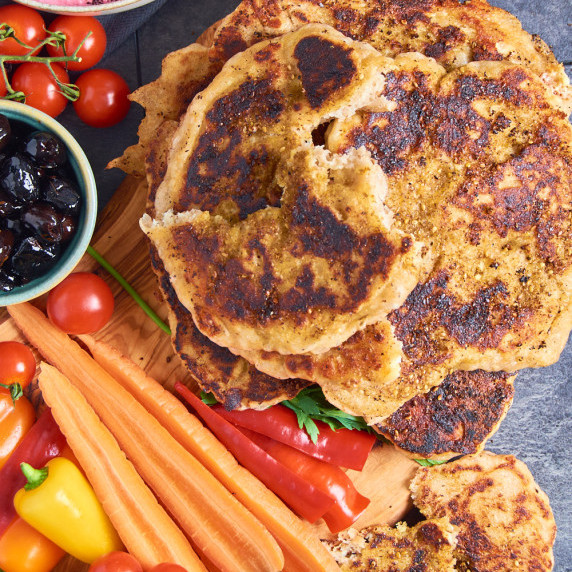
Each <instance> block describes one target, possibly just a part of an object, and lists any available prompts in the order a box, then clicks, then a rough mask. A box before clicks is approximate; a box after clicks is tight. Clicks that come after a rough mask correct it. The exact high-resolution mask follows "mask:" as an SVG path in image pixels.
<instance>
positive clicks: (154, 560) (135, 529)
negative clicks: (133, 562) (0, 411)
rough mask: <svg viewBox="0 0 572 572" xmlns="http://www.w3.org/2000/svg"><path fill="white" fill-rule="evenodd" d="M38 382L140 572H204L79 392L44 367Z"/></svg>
mask: <svg viewBox="0 0 572 572" xmlns="http://www.w3.org/2000/svg"><path fill="white" fill-rule="evenodd" d="M39 381H40V388H41V390H42V394H43V397H44V400H45V401H46V403H47V404H48V405H49V406H50V407H51V410H52V414H53V416H54V418H55V419H56V421H57V423H58V425H59V426H60V428H61V430H62V432H63V433H64V435H65V436H66V437H67V441H68V443H69V445H70V447H71V448H72V450H73V452H74V454H75V455H76V457H77V459H78V461H79V462H80V464H81V466H82V467H83V468H84V470H85V472H86V475H87V477H88V479H89V481H90V483H91V485H92V487H93V489H94V491H95V493H96V495H97V498H98V499H99V501H100V502H101V504H102V506H103V508H104V510H105V512H106V513H107V515H108V516H109V519H110V520H111V522H112V524H113V526H114V527H115V529H116V530H117V533H118V534H119V536H120V537H121V540H122V541H123V543H124V544H125V546H126V548H127V550H129V552H130V553H131V554H133V556H135V557H136V558H137V559H138V560H139V562H141V565H142V566H143V568H144V569H145V570H148V569H150V568H152V567H153V566H156V565H157V564H160V563H161V562H173V563H177V564H180V565H181V566H183V567H184V568H186V570H188V572H191V571H206V568H205V567H204V566H203V564H202V563H201V561H200V560H199V558H198V557H197V555H196V554H195V553H194V552H193V549H192V548H191V545H190V544H189V542H188V540H187V539H186V538H185V536H184V534H183V533H182V532H181V531H180V530H179V528H178V527H177V525H176V524H175V523H174V522H173V521H172V520H171V518H170V517H169V515H168V514H167V513H166V512H165V509H163V507H161V505H160V504H159V503H158V502H157V500H156V499H155V497H154V495H153V493H152V492H151V490H150V489H149V488H148V487H147V485H146V484H145V483H144V482H143V480H142V479H141V477H140V476H139V474H138V473H137V471H136V470H135V468H134V467H133V465H132V464H131V463H130V462H129V461H128V460H127V459H126V458H125V455H124V453H123V451H121V449H120V448H119V445H118V444H117V441H116V440H115V439H114V438H113V435H111V433H110V432H109V430H108V429H107V428H106V427H105V425H103V423H101V421H100V420H99V419H98V417H97V415H96V414H95V412H94V411H93V409H92V408H91V407H90V406H89V404H88V403H87V401H86V400H85V398H84V397H83V396H82V395H81V393H80V392H79V391H78V390H77V389H76V388H75V387H74V386H73V385H72V384H71V383H70V382H69V380H68V379H67V378H66V377H64V376H63V375H62V374H61V373H60V372H59V371H58V370H57V369H55V368H54V367H52V366H50V365H48V364H47V363H42V365H41V371H40V376H39Z"/></svg>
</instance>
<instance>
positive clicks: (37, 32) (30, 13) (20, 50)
mask: <svg viewBox="0 0 572 572" xmlns="http://www.w3.org/2000/svg"><path fill="white" fill-rule="evenodd" d="M0 22H1V23H3V24H7V25H8V26H10V27H12V28H13V29H14V35H15V36H16V38H18V39H19V40H20V41H21V42H24V44H26V45H28V46H30V47H31V48H35V47H36V46H37V45H38V44H39V43H40V42H41V41H42V40H43V39H44V38H45V37H46V30H45V24H44V19H43V18H42V16H41V15H40V13H39V12H37V11H36V10H34V9H33V8H28V7H27V6H21V5H20V4H8V5H7V6H2V7H1V8H0ZM29 51H30V48H27V47H25V46H21V45H20V44H19V43H18V42H16V40H15V39H14V38H8V39H7V40H4V41H2V42H0V54H2V55H5V54H7V55H10V56H23V55H25V54H27V53H28V52H29Z"/></svg>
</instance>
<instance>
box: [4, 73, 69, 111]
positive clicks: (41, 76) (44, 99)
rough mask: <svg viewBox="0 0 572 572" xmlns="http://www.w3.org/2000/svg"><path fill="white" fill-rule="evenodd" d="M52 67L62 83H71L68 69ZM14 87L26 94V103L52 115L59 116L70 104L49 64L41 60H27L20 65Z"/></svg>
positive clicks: (15, 74) (13, 83)
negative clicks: (40, 61)
mask: <svg viewBox="0 0 572 572" xmlns="http://www.w3.org/2000/svg"><path fill="white" fill-rule="evenodd" d="M52 69H53V70H54V73H55V74H56V76H57V78H58V79H59V80H60V81H61V82H62V83H69V81H70V78H69V76H68V74H67V72H66V70H65V69H64V68H63V67H62V66H60V65H58V64H52ZM12 87H13V88H14V89H15V90H16V91H22V92H23V93H24V94H25V95H26V104H27V105H30V106H31V107H35V108H36V109H39V110H40V111H43V112H44V113H47V114H48V115H51V116H52V117H57V116H58V115H59V114H60V113H61V112H62V111H63V110H64V109H65V107H66V105H67V104H68V100H67V98H66V97H65V95H64V94H63V93H62V92H61V89H60V87H59V86H58V84H57V83H56V81H55V79H54V77H53V75H52V74H51V73H50V70H49V68H48V66H47V65H45V64H43V63H39V62H26V63H23V64H22V65H19V66H18V67H17V68H16V71H15V72H14V75H13V76H12Z"/></svg>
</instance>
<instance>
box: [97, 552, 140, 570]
mask: <svg viewBox="0 0 572 572" xmlns="http://www.w3.org/2000/svg"><path fill="white" fill-rule="evenodd" d="M89 572H143V567H142V566H141V564H139V562H137V560H136V559H135V558H134V557H133V556H131V554H127V552H110V553H109V554H106V555H105V556H102V557H101V558H98V559H97V560H96V561H95V562H93V563H92V565H91V566H90V567H89Z"/></svg>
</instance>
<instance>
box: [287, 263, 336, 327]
mask: <svg viewBox="0 0 572 572" xmlns="http://www.w3.org/2000/svg"><path fill="white" fill-rule="evenodd" d="M314 281H315V276H314V272H313V271H312V268H311V266H310V265H309V264H305V265H304V267H303V268H302V271H301V272H300V275H299V276H298V278H297V279H296V284H295V286H294V288H290V290H288V291H287V292H284V294H283V296H282V299H281V300H280V307H281V308H282V309H284V310H287V311H288V312H293V313H294V316H295V315H296V314H297V313H300V314H306V313H307V312H308V311H309V310H311V309H313V308H335V307H336V297H335V295H334V294H333V293H332V292H330V291H329V290H328V289H327V288H326V287H325V286H316V284H315V282H314Z"/></svg>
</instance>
